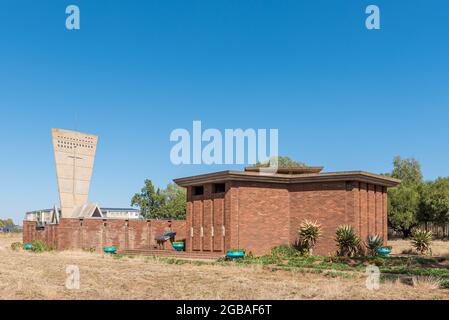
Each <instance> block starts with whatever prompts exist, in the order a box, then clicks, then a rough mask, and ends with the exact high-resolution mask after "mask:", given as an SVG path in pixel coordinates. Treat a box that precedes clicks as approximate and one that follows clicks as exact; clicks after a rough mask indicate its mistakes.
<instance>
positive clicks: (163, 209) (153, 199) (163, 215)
mask: <svg viewBox="0 0 449 320" xmlns="http://www.w3.org/2000/svg"><path fill="white" fill-rule="evenodd" d="M131 205H132V206H138V207H139V208H140V210H141V213H142V215H143V216H144V217H145V218H146V219H179V220H181V219H185V211H186V190H185V189H184V188H181V187H179V186H178V185H176V184H169V185H168V186H167V188H166V189H162V190H161V189H159V188H158V189H155V187H154V185H153V183H152V182H151V180H149V179H147V180H145V185H144V187H143V188H142V190H141V191H140V193H137V194H135V195H134V196H133V198H132V199H131Z"/></svg>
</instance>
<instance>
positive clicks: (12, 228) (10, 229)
mask: <svg viewBox="0 0 449 320" xmlns="http://www.w3.org/2000/svg"><path fill="white" fill-rule="evenodd" d="M21 230H22V228H21V227H20V226H16V225H14V224H12V225H8V226H3V227H0V233H10V232H20V231H21Z"/></svg>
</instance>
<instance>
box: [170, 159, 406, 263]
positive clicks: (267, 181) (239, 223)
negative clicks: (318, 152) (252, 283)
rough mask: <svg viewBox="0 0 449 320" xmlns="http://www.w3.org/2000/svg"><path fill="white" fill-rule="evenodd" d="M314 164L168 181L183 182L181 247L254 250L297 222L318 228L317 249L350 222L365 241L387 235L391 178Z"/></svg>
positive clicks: (280, 238)
mask: <svg viewBox="0 0 449 320" xmlns="http://www.w3.org/2000/svg"><path fill="white" fill-rule="evenodd" d="M321 170H322V168H321V167H307V168H296V169H279V170H278V172H277V173H276V174H263V173H261V172H258V170H257V169H247V170H246V171H245V172H240V171H223V172H216V173H210V174H204V175H199V176H193V177H187V178H182V179H176V180H175V182H176V183H177V184H178V185H180V186H183V187H186V188H187V219H186V229H185V230H186V248H187V251H189V252H210V253H214V252H215V253H219V252H225V251H226V250H227V249H229V248H243V249H246V250H247V252H249V251H251V252H253V253H254V254H256V255H262V254H265V253H268V252H269V251H270V250H271V249H272V248H273V247H275V246H279V245H287V244H294V243H295V242H296V241H297V240H298V229H299V226H300V224H301V223H302V222H303V221H304V220H305V219H308V220H312V221H317V222H318V223H320V224H321V225H322V231H323V234H322V236H321V238H320V239H319V241H318V243H317V246H316V248H315V253H317V254H328V253H332V252H335V250H336V244H335V241H334V238H335V231H336V229H337V227H338V226H340V225H342V224H350V225H352V226H353V227H355V229H356V230H357V232H358V233H359V235H360V236H361V238H362V239H363V240H365V239H366V238H367V236H368V235H371V234H379V235H381V236H382V237H384V239H387V188H388V187H393V186H396V185H397V184H399V183H400V181H399V180H397V179H393V178H390V177H386V176H382V175H377V174H372V173H368V172H363V171H351V172H329V173H321Z"/></svg>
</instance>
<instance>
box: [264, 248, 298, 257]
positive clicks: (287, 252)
mask: <svg viewBox="0 0 449 320" xmlns="http://www.w3.org/2000/svg"><path fill="white" fill-rule="evenodd" d="M299 255H300V254H299V252H298V251H297V250H296V249H295V248H293V247H292V246H279V247H275V248H273V249H271V256H272V257H277V258H281V259H289V258H292V257H298V256H299Z"/></svg>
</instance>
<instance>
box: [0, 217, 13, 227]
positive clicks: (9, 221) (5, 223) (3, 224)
mask: <svg viewBox="0 0 449 320" xmlns="http://www.w3.org/2000/svg"><path fill="white" fill-rule="evenodd" d="M13 225H14V221H13V220H12V219H5V220H2V219H0V227H6V226H13Z"/></svg>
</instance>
